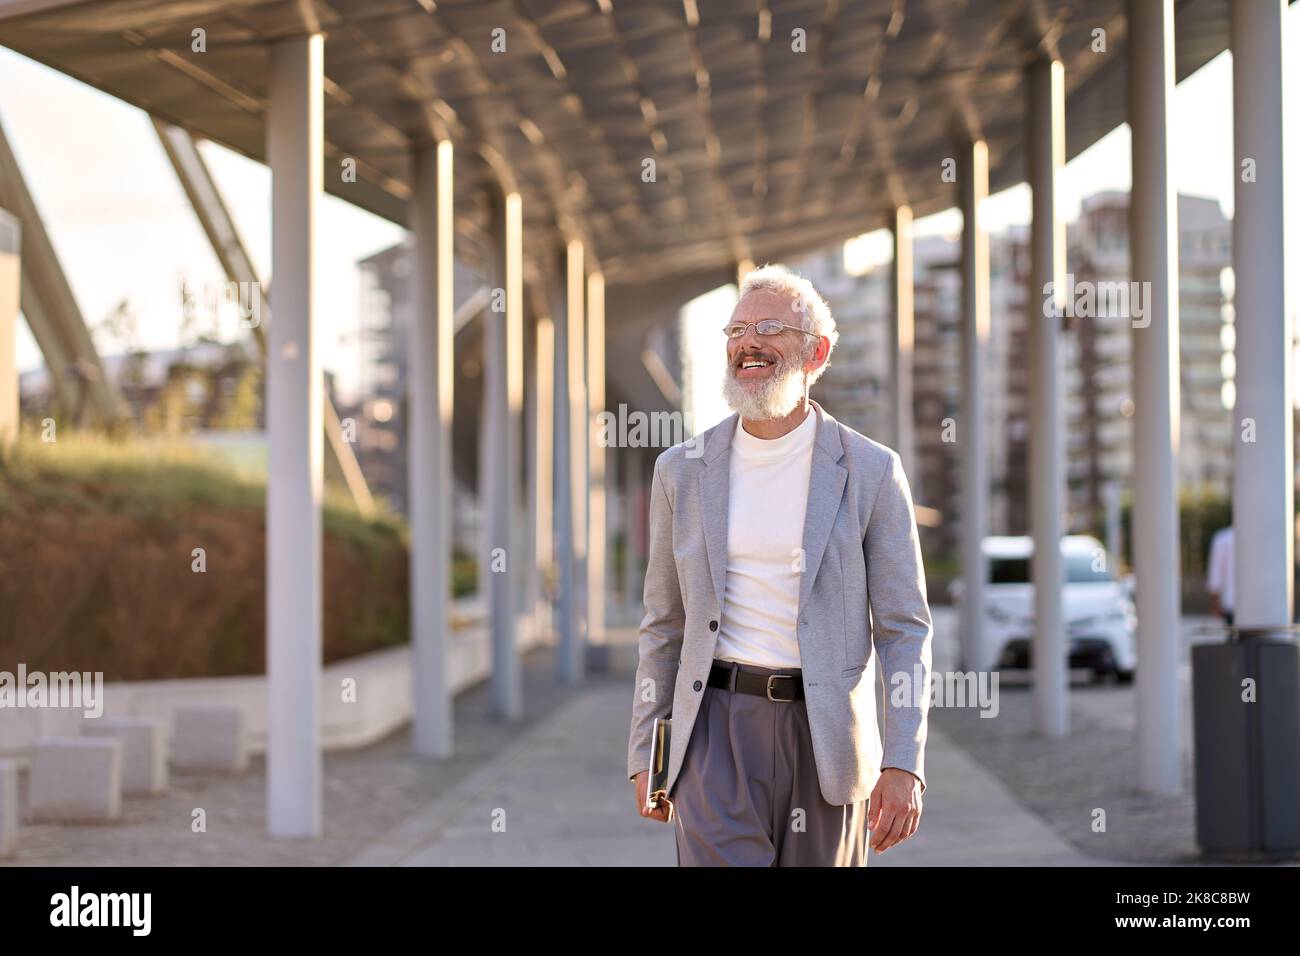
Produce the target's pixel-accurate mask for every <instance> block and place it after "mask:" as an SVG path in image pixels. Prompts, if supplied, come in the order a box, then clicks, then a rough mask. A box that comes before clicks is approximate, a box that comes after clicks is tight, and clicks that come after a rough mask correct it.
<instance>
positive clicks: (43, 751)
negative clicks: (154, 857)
mask: <svg viewBox="0 0 1300 956" xmlns="http://www.w3.org/2000/svg"><path fill="white" fill-rule="evenodd" d="M31 816H32V819H33V820H50V821H58V822H64V823H76V822H93V821H106V820H117V819H119V818H120V817H121V816H122V742H121V741H120V740H117V739H116V738H110V737H46V738H44V739H41V740H38V741H36V744H35V746H34V747H33V748H32V780H31Z"/></svg>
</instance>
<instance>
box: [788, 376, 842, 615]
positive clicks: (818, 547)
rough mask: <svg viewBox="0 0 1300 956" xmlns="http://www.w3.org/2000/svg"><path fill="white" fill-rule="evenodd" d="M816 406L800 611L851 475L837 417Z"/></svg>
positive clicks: (800, 582) (814, 577) (800, 587)
mask: <svg viewBox="0 0 1300 956" xmlns="http://www.w3.org/2000/svg"><path fill="white" fill-rule="evenodd" d="M813 408H814V411H815V412H816V414H817V416H818V421H817V443H816V445H815V446H814V447H813V456H812V470H811V472H810V474H809V476H808V509H807V511H806V512H805V515H804V522H803V553H804V569H803V576H802V577H801V578H800V581H799V610H800V612H802V611H803V608H804V605H805V604H806V603H807V600H808V594H809V593H810V592H811V591H812V586H813V581H815V580H816V578H817V569H818V568H820V567H821V563H822V556H823V555H825V553H826V545H827V543H828V542H829V541H830V537H831V528H832V527H833V526H834V524H835V516H836V515H837V514H839V510H840V501H841V499H843V497H844V486H845V485H846V484H847V483H848V477H849V470H848V469H847V468H845V467H844V466H843V465H841V464H840V463H839V462H840V459H841V458H843V457H844V444H843V443H842V442H841V441H840V433H839V428H838V427H837V425H836V423H835V419H834V418H831V416H829V415H827V414H826V413H825V412H823V411H822V407H821V406H820V405H818V404H817V403H816V402H813Z"/></svg>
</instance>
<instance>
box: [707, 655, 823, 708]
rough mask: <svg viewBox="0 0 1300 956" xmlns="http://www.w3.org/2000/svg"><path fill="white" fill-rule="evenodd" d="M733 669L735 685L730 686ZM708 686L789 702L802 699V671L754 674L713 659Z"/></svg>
mask: <svg viewBox="0 0 1300 956" xmlns="http://www.w3.org/2000/svg"><path fill="white" fill-rule="evenodd" d="M733 669H734V670H735V674H736V686H735V687H734V688H733V687H732V686H731V674H732V671H733ZM709 686H710V687H721V688H722V689H723V690H735V691H737V692H739V693H741V694H754V695H755V696H758V697H766V698H767V699H768V700H775V701H781V702H784V703H790V702H793V701H796V700H803V672H802V671H798V670H796V671H795V672H794V673H793V674H755V673H753V672H752V671H746V670H741V669H739V668H737V667H735V665H727V664H725V663H723V662H721V661H714V662H713V667H712V668H711V669H710V670H709Z"/></svg>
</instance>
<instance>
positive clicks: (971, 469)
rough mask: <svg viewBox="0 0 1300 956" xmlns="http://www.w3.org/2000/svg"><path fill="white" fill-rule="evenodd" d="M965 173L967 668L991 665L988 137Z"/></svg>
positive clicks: (966, 159)
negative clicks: (987, 624) (987, 614)
mask: <svg viewBox="0 0 1300 956" xmlns="http://www.w3.org/2000/svg"><path fill="white" fill-rule="evenodd" d="M962 166H963V167H964V168H963V170H962V176H961V212H962V232H961V264H962V265H961V268H962V288H961V294H962V305H961V312H962V318H961V398H962V403H961V408H962V420H961V422H960V423H959V425H958V428H959V431H958V433H957V438H958V441H959V442H960V443H961V466H962V470H961V578H962V594H961V656H962V666H963V667H964V668H966V669H976V668H984V667H987V666H989V662H988V661H986V660H985V655H984V642H983V640H982V634H983V622H984V576H985V567H986V564H987V562H986V561H985V559H984V554H983V551H982V550H981V543H982V542H983V540H984V536H985V535H986V534H987V533H988V493H989V488H988V455H987V454H986V450H985V448H986V440H985V438H984V435H985V427H984V362H985V359H986V356H987V350H988V340H989V238H988V231H987V229H986V227H985V225H984V222H983V215H984V209H983V207H984V202H985V200H986V199H987V198H988V194H989V152H988V146H987V144H985V143H984V141H983V140H979V141H976V142H974V143H969V144H967V146H966V149H965V151H964V152H963V154H962Z"/></svg>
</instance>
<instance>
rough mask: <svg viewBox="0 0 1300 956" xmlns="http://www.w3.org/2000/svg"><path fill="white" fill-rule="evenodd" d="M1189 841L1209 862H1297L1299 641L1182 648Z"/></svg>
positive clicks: (1273, 638)
mask: <svg viewBox="0 0 1300 956" xmlns="http://www.w3.org/2000/svg"><path fill="white" fill-rule="evenodd" d="M1192 714H1193V732H1194V735H1195V760H1196V840H1197V843H1199V844H1200V847H1201V850H1202V853H1203V854H1204V855H1205V856H1206V857H1207V858H1211V859H1222V860H1236V861H1248V860H1258V861H1262V860H1277V859H1291V858H1297V857H1300V641H1297V639H1296V633H1295V630H1294V629H1288V628H1269V629H1261V630H1246V629H1234V630H1233V633H1232V635H1231V637H1230V639H1229V641H1228V642H1227V643H1225V644H1200V645H1196V646H1194V647H1193V648H1192Z"/></svg>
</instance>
